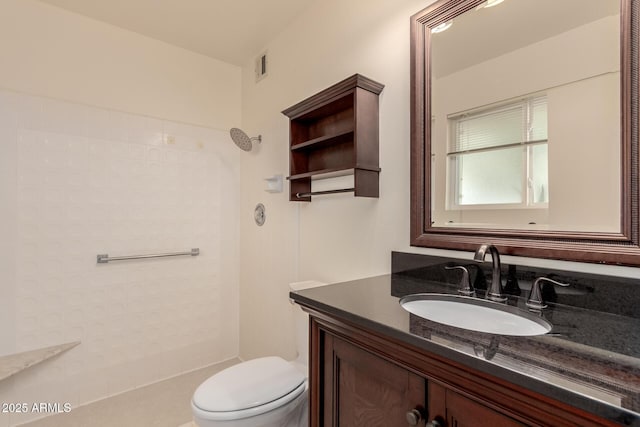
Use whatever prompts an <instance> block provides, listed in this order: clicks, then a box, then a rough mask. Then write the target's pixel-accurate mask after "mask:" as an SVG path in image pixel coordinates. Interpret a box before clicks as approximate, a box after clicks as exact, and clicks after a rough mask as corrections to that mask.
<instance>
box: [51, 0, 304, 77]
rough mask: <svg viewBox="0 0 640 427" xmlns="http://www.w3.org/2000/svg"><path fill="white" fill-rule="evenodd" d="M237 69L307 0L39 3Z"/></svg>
mask: <svg viewBox="0 0 640 427" xmlns="http://www.w3.org/2000/svg"><path fill="white" fill-rule="evenodd" d="M40 1H41V2H43V3H48V4H50V5H53V6H57V7H60V8H63V9H66V10H69V11H71V12H75V13H78V14H80V15H84V16H87V17H89V18H93V19H96V20H98V21H103V22H106V23H108V24H111V25H115V26H117V27H120V28H124V29H127V30H130V31H134V32H136V33H139V34H142V35H145V36H148V37H151V38H154V39H158V40H162V41H164V42H167V43H170V44H173V45H176V46H180V47H182V48H185V49H188V50H191V51H194V52H198V53H201V54H203V55H207V56H209V57H212V58H216V59H219V60H222V61H225V62H229V63H232V64H236V65H245V64H246V63H247V62H248V61H250V60H251V59H252V58H253V57H254V56H256V55H257V54H259V53H260V51H261V49H263V48H264V47H265V46H266V44H267V43H268V42H269V41H270V40H271V39H272V38H274V37H275V36H276V35H277V34H278V33H279V31H280V30H281V29H282V28H283V27H284V26H286V25H287V24H288V23H289V22H291V21H292V20H293V19H294V18H295V17H296V16H297V15H298V14H300V13H301V12H302V11H303V10H304V9H305V8H306V7H307V6H308V5H309V4H310V3H311V1H312V0H40Z"/></svg>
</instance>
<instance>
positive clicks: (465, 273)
mask: <svg viewBox="0 0 640 427" xmlns="http://www.w3.org/2000/svg"><path fill="white" fill-rule="evenodd" d="M444 269H445V270H462V279H460V288H459V289H458V293H459V294H460V295H464V296H468V297H475V296H476V290H475V289H474V288H473V285H471V280H469V270H467V267H463V266H461V265H456V266H453V267H446V266H445V268H444Z"/></svg>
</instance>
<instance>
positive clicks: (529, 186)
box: [447, 95, 549, 209]
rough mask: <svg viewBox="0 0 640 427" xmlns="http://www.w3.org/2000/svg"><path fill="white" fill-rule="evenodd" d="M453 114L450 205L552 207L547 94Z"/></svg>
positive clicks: (449, 170) (451, 126) (448, 165)
mask: <svg viewBox="0 0 640 427" xmlns="http://www.w3.org/2000/svg"><path fill="white" fill-rule="evenodd" d="M448 119H449V125H450V136H451V137H450V139H449V150H448V153H447V158H448V161H447V168H448V177H449V180H448V191H447V194H448V195H449V201H448V205H449V208H453V209H461V208H464V207H465V206H473V207H474V208H478V207H481V205H491V207H493V208H498V207H509V208H513V207H526V206H531V207H546V204H547V203H548V202H549V184H548V182H549V180H548V173H547V163H548V162H547V158H548V155H547V97H546V96H544V95H543V96H534V97H530V98H526V99H522V100H519V101H516V102H511V103H508V104H500V105H493V106H489V107H487V108H482V109H481V110H478V109H476V110H473V111H469V112H464V113H461V114H455V115H452V116H449V117H448ZM496 205H501V206H496Z"/></svg>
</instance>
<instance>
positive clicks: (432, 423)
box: [426, 420, 442, 427]
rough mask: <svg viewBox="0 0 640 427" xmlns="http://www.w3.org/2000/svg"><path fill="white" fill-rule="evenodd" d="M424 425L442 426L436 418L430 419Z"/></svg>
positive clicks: (427, 426)
mask: <svg viewBox="0 0 640 427" xmlns="http://www.w3.org/2000/svg"><path fill="white" fill-rule="evenodd" d="M426 427H442V424H440V421H438V420H431V422H429V423H427V425H426Z"/></svg>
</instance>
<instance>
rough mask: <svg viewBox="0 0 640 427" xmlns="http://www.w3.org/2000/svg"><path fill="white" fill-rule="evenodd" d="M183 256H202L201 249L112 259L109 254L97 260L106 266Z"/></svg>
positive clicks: (99, 256) (114, 257) (102, 255)
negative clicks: (134, 260) (113, 263)
mask: <svg viewBox="0 0 640 427" xmlns="http://www.w3.org/2000/svg"><path fill="white" fill-rule="evenodd" d="M182 255H191V256H198V255H200V249H199V248H193V249H191V250H190V251H188V252H171V253H166V254H149V255H127V256H112V257H110V256H109V254H99V255H98V256H97V259H98V264H106V263H108V262H109V261H124V260H128V259H146V258H162V257H168V256H182Z"/></svg>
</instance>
